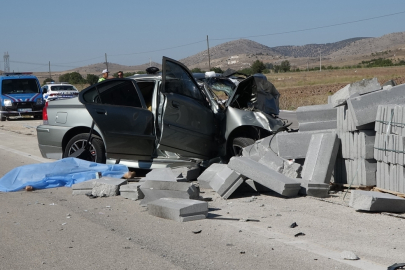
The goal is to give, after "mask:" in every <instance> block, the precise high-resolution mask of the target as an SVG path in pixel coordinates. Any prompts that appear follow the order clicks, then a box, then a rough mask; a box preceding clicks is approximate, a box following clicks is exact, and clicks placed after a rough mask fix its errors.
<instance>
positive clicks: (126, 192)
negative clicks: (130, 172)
mask: <svg viewBox="0 0 405 270" xmlns="http://www.w3.org/2000/svg"><path fill="white" fill-rule="evenodd" d="M140 187H141V183H132V184H127V185H122V186H120V195H121V196H122V197H124V198H126V199H131V200H133V201H137V200H141V199H143V198H144V197H145V196H144V195H143V193H142V191H141V190H140Z"/></svg>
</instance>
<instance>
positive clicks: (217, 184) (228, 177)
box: [210, 166, 243, 197]
mask: <svg viewBox="0 0 405 270" xmlns="http://www.w3.org/2000/svg"><path fill="white" fill-rule="evenodd" d="M241 179H242V176H241V175H240V173H237V172H235V171H234V170H232V169H230V168H228V166H225V167H223V168H222V170H221V171H219V172H217V173H216V174H215V175H214V177H213V178H212V179H211V181H210V186H211V188H212V189H213V190H215V191H216V192H217V193H218V194H219V195H220V196H224V195H225V194H228V197H229V196H230V195H231V194H229V192H228V191H230V189H231V187H233V186H234V185H235V184H236V183H237V182H238V181H239V180H241ZM239 182H240V181H239ZM242 182H243V179H242ZM239 185H240V184H239Z"/></svg>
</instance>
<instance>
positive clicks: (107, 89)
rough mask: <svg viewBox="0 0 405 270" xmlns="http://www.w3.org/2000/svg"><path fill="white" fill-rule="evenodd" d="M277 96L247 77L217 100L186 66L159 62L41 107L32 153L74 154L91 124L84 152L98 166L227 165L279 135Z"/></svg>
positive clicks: (261, 82)
mask: <svg viewBox="0 0 405 270" xmlns="http://www.w3.org/2000/svg"><path fill="white" fill-rule="evenodd" d="M278 98H279V94H278V92H277V90H276V89H275V88H274V86H273V85H272V84H271V83H270V82H268V81H267V79H266V78H265V77H263V76H251V77H249V78H247V79H246V80H244V81H242V82H241V83H240V84H239V86H238V87H237V88H236V89H234V90H233V91H232V93H230V95H229V98H227V100H226V102H224V101H221V100H219V98H218V96H217V95H215V93H214V91H212V89H210V87H199V86H198V84H197V82H196V80H195V79H194V78H193V76H192V74H191V72H190V71H189V70H188V69H187V67H185V66H184V65H183V64H181V63H180V62H177V61H175V60H173V59H170V58H167V57H163V62H162V72H161V73H157V72H156V73H155V74H143V75H134V76H131V77H128V78H123V79H109V80H106V81H103V82H100V83H98V84H95V85H92V86H90V87H88V88H86V89H84V90H82V91H81V92H80V94H79V97H78V98H73V99H66V100H56V101H51V102H48V103H47V105H46V106H45V109H44V113H43V121H44V124H43V125H40V126H38V127H37V135H38V136H37V137H38V144H39V149H40V150H41V154H42V156H43V157H45V158H52V159H60V158H64V157H68V156H71V155H74V153H75V152H76V151H78V150H80V149H81V148H83V147H84V145H85V144H86V141H87V139H88V138H89V133H90V130H91V124H92V121H94V123H95V127H94V130H93V131H92V138H91V140H90V149H89V151H90V152H91V155H92V160H93V161H95V162H98V163H103V162H107V163H118V162H120V163H121V164H126V165H127V166H129V167H138V168H158V167H166V166H168V164H171V165H169V166H175V165H176V163H177V164H179V163H181V162H186V161H190V160H192V161H195V160H211V159H214V158H223V159H227V158H229V157H230V156H233V155H238V154H239V153H240V151H241V149H242V148H243V147H246V146H248V145H250V144H252V143H253V142H254V141H255V140H258V139H260V138H263V137H266V136H268V135H270V134H271V133H273V132H275V131H277V130H283V129H285V123H284V122H283V121H281V120H280V119H279V118H278V117H277V116H276V115H277V114H278Z"/></svg>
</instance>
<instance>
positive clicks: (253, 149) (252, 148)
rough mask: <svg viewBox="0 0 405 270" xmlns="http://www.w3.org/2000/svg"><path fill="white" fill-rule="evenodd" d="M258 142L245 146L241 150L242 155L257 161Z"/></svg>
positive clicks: (258, 157) (258, 156)
mask: <svg viewBox="0 0 405 270" xmlns="http://www.w3.org/2000/svg"><path fill="white" fill-rule="evenodd" d="M258 145H259V144H257V143H254V144H252V145H249V146H246V147H245V148H243V150H242V156H244V157H248V158H251V159H253V160H254V161H259V159H260V157H261V156H260V153H259V146H258Z"/></svg>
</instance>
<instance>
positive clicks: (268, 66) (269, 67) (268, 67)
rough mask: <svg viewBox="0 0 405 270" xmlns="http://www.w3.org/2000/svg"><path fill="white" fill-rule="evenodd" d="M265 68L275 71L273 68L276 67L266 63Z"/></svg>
mask: <svg viewBox="0 0 405 270" xmlns="http://www.w3.org/2000/svg"><path fill="white" fill-rule="evenodd" d="M264 66H265V67H266V68H267V69H273V67H274V65H273V64H272V63H266V64H264Z"/></svg>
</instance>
